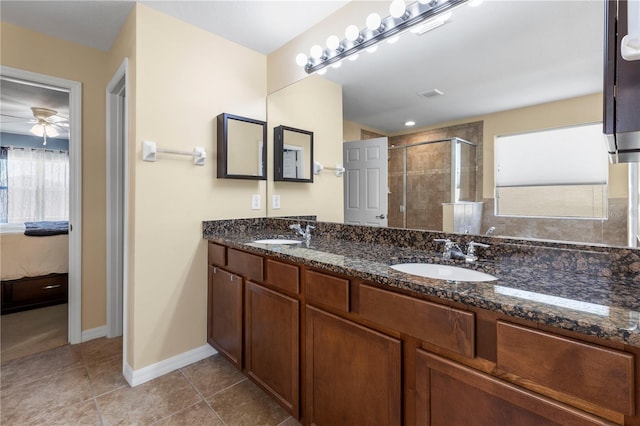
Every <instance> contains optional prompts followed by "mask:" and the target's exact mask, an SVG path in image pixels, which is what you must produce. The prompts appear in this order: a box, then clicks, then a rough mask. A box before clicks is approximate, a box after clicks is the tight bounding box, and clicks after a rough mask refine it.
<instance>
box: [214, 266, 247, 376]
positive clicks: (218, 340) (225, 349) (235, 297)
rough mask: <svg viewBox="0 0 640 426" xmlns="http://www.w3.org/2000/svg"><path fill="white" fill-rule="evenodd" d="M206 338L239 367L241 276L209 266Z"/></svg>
mask: <svg viewBox="0 0 640 426" xmlns="http://www.w3.org/2000/svg"><path fill="white" fill-rule="evenodd" d="M207 316H208V324H207V341H208V342H209V344H210V345H211V346H213V347H214V348H216V349H217V350H218V351H219V352H220V353H222V354H224V355H225V356H226V357H227V358H228V359H229V361H231V362H232V363H233V364H234V365H235V366H236V367H238V368H242V277H240V276H238V275H234V274H232V273H229V272H227V271H224V270H222V269H220V268H218V267H216V266H210V267H209V289H208V312H207Z"/></svg>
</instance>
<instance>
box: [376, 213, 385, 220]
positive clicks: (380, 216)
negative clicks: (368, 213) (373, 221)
mask: <svg viewBox="0 0 640 426" xmlns="http://www.w3.org/2000/svg"><path fill="white" fill-rule="evenodd" d="M376 217H377V218H378V219H384V218H385V217H386V216H385V215H384V213H382V214H379V215H378V216H376Z"/></svg>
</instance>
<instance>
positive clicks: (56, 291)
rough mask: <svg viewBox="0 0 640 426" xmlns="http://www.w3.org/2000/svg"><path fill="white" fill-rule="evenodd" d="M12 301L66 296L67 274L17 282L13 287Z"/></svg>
mask: <svg viewBox="0 0 640 426" xmlns="http://www.w3.org/2000/svg"><path fill="white" fill-rule="evenodd" d="M11 295H12V300H11V301H12V302H13V303H21V302H27V301H28V302H37V301H40V300H53V299H57V298H65V297H66V295H67V276H66V274H65V275H64V276H52V277H43V278H34V279H29V280H25V281H22V282H17V283H15V282H14V284H13V285H12V289H11Z"/></svg>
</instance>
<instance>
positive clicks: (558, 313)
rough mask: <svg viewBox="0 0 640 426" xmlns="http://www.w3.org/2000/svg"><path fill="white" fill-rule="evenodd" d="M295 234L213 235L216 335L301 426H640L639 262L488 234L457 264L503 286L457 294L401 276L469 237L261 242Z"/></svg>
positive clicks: (321, 231) (247, 225)
mask: <svg viewBox="0 0 640 426" xmlns="http://www.w3.org/2000/svg"><path fill="white" fill-rule="evenodd" d="M292 223H294V222H291V221H286V220H280V219H242V220H231V221H211V222H204V223H203V236H204V238H205V239H207V241H208V268H209V275H208V277H209V278H208V327H207V330H208V331H207V332H208V336H207V338H208V342H209V343H210V344H211V345H212V346H213V347H214V348H216V349H217V350H218V351H219V352H220V353H221V354H223V355H224V356H225V357H227V358H228V359H229V360H230V361H231V362H232V363H233V364H234V365H235V366H236V367H237V368H238V369H241V370H242V371H243V372H244V373H245V374H246V375H247V376H248V377H250V378H251V379H252V380H253V381H254V382H255V383H257V384H258V385H259V386H260V387H262V388H263V389H264V390H265V391H266V392H267V393H269V394H270V395H271V396H272V397H273V398H274V399H275V400H277V401H278V402H279V403H280V404H281V405H282V406H283V407H285V408H286V409H287V410H288V411H289V412H290V413H291V414H292V415H293V416H294V417H296V418H298V419H300V420H301V422H302V423H303V424H305V425H332V426H335V425H400V424H404V425H439V424H444V425H456V424H464V425H469V424H482V425H497V424H505V425H506V424H518V425H529V424H530V425H541V424H575V425H591V424H593V425H602V424H628V425H632V424H633V425H637V424H640V414H639V413H638V410H640V392H639V389H638V386H639V384H640V377H639V371H640V361H639V359H640V331H639V330H638V320H639V318H638V311H640V309H639V308H640V280H639V279H638V277H637V271H636V269H637V268H636V267H635V266H633V263H634V261H635V262H637V261H638V259H637V256H638V255H637V254H636V253H635V252H634V251H630V250H624V249H604V248H597V247H594V248H590V249H589V250H587V249H586V247H582V248H581V249H580V250H577V249H575V248H572V246H563V245H559V244H558V245H555V246H553V247H548V246H544V247H542V246H535V245H531V246H528V245H526V244H523V243H522V242H521V241H516V240H504V241H503V240H501V239H491V238H484V239H483V238H478V237H476V239H480V240H481V241H480V242H483V243H489V244H492V246H491V247H489V248H487V249H484V253H483V252H481V253H480V260H478V261H477V262H475V263H470V264H467V265H465V264H464V262H462V264H460V262H456V261H447V262H445V263H448V264H456V265H458V266H462V267H465V268H471V269H475V270H478V271H482V272H485V273H489V274H491V275H493V276H495V277H497V278H498V280H497V281H491V282H455V281H446V280H435V279H431V278H424V277H420V276H416V275H409V274H406V273H403V272H399V271H396V270H394V269H392V268H390V267H389V265H391V264H394V263H415V262H426V263H442V262H443V260H442V258H441V255H440V254H439V253H438V251H437V250H438V246H437V245H436V244H435V243H433V242H432V240H433V239H435V238H441V237H443V236H446V237H449V238H460V237H462V236H461V235H445V234H441V233H425V232H417V231H406V230H393V229H376V228H369V227H359V226H349V225H337V224H323V223H321V222H319V223H317V224H316V230H315V231H314V234H315V235H314V236H313V237H312V239H311V243H310V245H309V246H307V245H306V244H304V243H303V242H301V243H300V244H277V243H275V244H274V242H273V241H271V242H270V243H269V244H265V243H256V242H254V241H256V240H260V239H264V238H268V239H272V240H277V239H278V238H287V239H291V238H292V236H293V234H292V233H291V231H290V230H289V229H288V225H289V224H292ZM460 242H461V243H464V242H465V241H460ZM630 262H631V263H630ZM629 265H631V266H629ZM636 266H637V265H636Z"/></svg>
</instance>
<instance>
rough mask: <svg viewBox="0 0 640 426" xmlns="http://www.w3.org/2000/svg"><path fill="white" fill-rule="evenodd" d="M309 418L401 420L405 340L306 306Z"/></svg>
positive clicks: (321, 424)
mask: <svg viewBox="0 0 640 426" xmlns="http://www.w3.org/2000/svg"><path fill="white" fill-rule="evenodd" d="M305 338H306V342H305V351H306V356H305V359H306V366H305V371H306V391H307V392H306V413H305V417H307V424H311V425H318V426H341V425H345V426H353V425H399V424H400V423H401V406H402V400H401V386H402V384H401V342H400V341H399V340H397V339H394V338H392V337H389V336H386V335H384V334H381V333H378V332H376V331H373V330H370V329H368V328H365V327H362V326H360V325H357V324H355V323H353V322H350V321H347V320H344V319H342V318H339V317H337V316H335V315H332V314H329V313H327V312H324V311H321V310H319V309H316V308H313V307H311V306H307V308H306V333H305Z"/></svg>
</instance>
